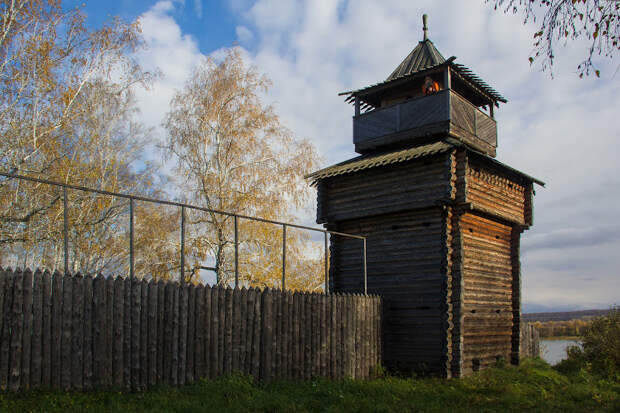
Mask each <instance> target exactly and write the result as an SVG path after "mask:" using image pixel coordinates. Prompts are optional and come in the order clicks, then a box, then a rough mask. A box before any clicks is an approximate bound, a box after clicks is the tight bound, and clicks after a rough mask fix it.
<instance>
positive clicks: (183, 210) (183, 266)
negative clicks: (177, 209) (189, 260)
mask: <svg viewBox="0 0 620 413" xmlns="http://www.w3.org/2000/svg"><path fill="white" fill-rule="evenodd" d="M181 282H182V283H183V282H185V206H181Z"/></svg>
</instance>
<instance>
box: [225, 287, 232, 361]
mask: <svg viewBox="0 0 620 413" xmlns="http://www.w3.org/2000/svg"><path fill="white" fill-rule="evenodd" d="M224 291H225V293H226V298H225V303H226V308H225V315H224V320H225V330H224V331H225V336H224V337H225V339H224V372H226V373H230V372H231V371H232V359H233V351H234V349H233V332H232V330H233V289H232V288H230V287H227V288H226V289H225V290H224Z"/></svg>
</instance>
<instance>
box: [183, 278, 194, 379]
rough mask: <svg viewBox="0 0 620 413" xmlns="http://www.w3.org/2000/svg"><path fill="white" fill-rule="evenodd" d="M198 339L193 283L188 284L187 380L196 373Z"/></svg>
mask: <svg viewBox="0 0 620 413" xmlns="http://www.w3.org/2000/svg"><path fill="white" fill-rule="evenodd" d="M195 341H196V287H195V286H194V285H193V284H189V285H188V289H187V344H186V346H187V347H186V354H187V356H186V357H185V361H186V363H187V365H186V367H185V382H186V383H191V382H193V381H194V377H195V374H196V366H195V363H194V360H195V355H196V350H195V347H194V343H195Z"/></svg>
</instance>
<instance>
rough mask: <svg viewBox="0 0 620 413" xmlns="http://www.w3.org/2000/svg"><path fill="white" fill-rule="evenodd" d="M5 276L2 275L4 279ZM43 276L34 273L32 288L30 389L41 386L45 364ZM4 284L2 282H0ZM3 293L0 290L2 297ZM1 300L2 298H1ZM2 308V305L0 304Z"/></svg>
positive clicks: (0, 275) (37, 272) (39, 273)
mask: <svg viewBox="0 0 620 413" xmlns="http://www.w3.org/2000/svg"><path fill="white" fill-rule="evenodd" d="M3 276H4V274H0V277H3ZM43 277H45V274H43V273H42V272H41V271H40V270H37V271H36V272H35V273H34V281H33V286H32V344H31V346H32V350H31V353H30V354H31V356H30V357H31V360H32V363H31V368H30V387H33V388H34V387H39V386H41V377H42V363H43V346H42V344H43V343H42V341H43V311H45V310H44V308H43ZM0 283H2V280H0ZM2 293H3V291H2V288H0V295H2ZM0 300H1V298H0ZM0 308H2V305H1V304H0Z"/></svg>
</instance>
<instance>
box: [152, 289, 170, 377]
mask: <svg viewBox="0 0 620 413" xmlns="http://www.w3.org/2000/svg"><path fill="white" fill-rule="evenodd" d="M166 285H167V283H165V282H163V281H161V280H160V281H158V282H157V340H156V343H157V346H156V348H157V377H155V381H156V383H163V382H164V380H165V377H166V376H165V373H164V372H165V370H164V360H165V357H166V356H165V355H164V349H165V348H166V347H165V345H166V337H167V336H168V330H166V329H165V326H166V312H167V311H168V307H167V306H166V290H167V286H166Z"/></svg>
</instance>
